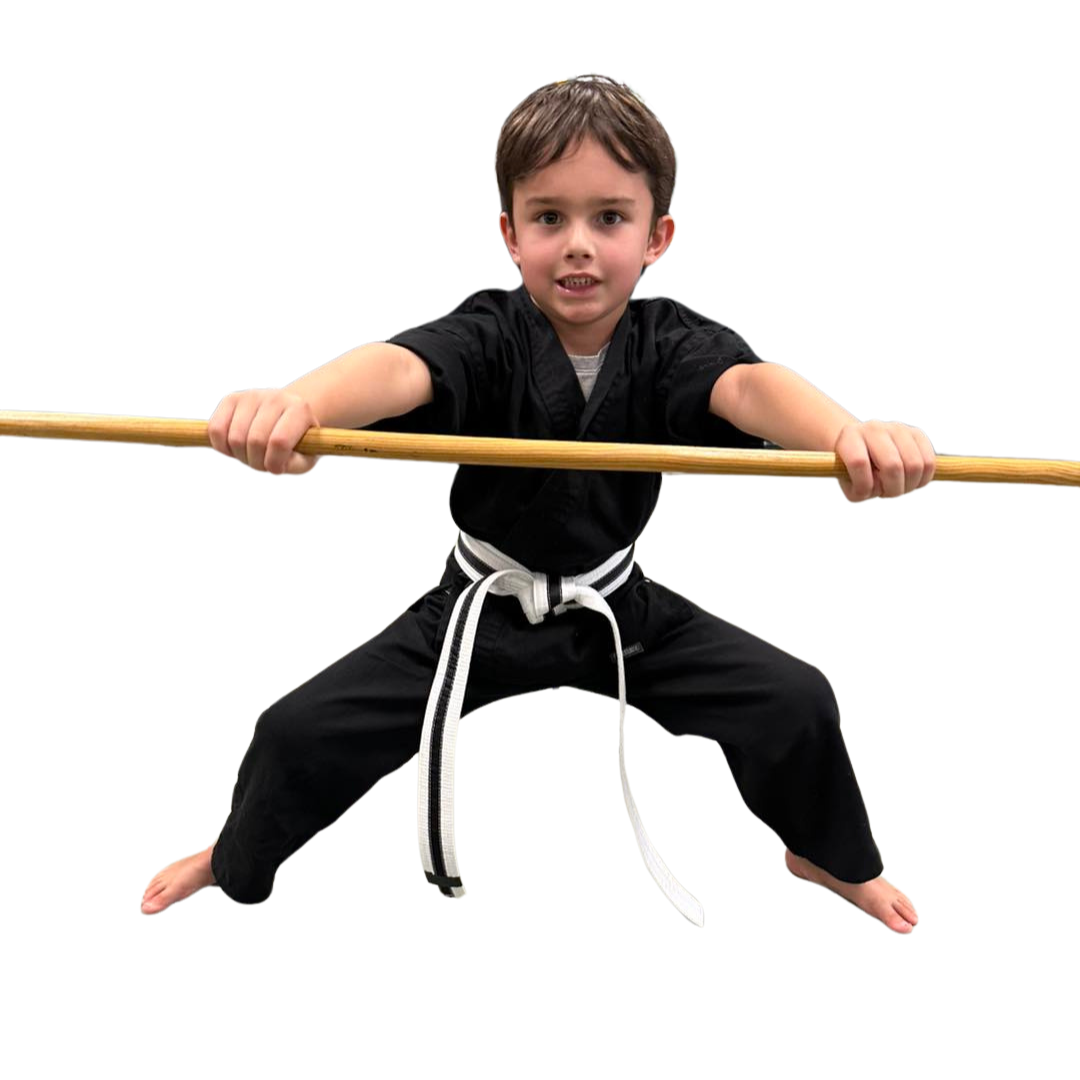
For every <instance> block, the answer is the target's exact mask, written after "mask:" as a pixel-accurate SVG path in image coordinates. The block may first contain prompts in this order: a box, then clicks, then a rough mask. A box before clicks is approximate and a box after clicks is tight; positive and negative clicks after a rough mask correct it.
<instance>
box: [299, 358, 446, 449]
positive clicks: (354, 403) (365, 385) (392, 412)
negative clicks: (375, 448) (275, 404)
mask: <svg viewBox="0 0 1080 1080" xmlns="http://www.w3.org/2000/svg"><path fill="white" fill-rule="evenodd" d="M403 354H405V350H404V349H400V348H398V347H397V346H393V345H387V344H385V343H383V342H374V343H372V344H370V345H360V346H358V347H357V348H355V349H350V350H349V351H348V352H347V353H343V354H342V355H341V356H339V357H338V358H337V359H336V360H331V361H330V362H329V363H328V364H323V366H322V367H320V368H316V369H315V370H314V371H311V372H309V373H308V374H307V375H304V376H303V377H302V378H299V379H296V380H295V381H294V382H291V383H289V385H288V386H286V387H285V389H286V390H291V391H292V392H293V393H294V394H298V395H299V396H300V397H302V398H304V400H305V401H307V402H308V403H309V404H310V405H311V407H312V409H313V410H314V412H315V415H316V416H317V417H318V419H319V423H320V424H321V425H322V426H323V427H340V428H359V427H366V426H367V425H368V424H373V423H374V422H375V421H376V420H384V419H386V417H388V416H401V415H402V414H403V413H407V412H411V411H412V410H413V409H415V408H416V407H417V406H418V405H421V404H423V403H424V402H423V396H422V391H423V388H422V387H421V386H420V385H419V383H418V381H417V380H416V379H414V378H413V377H412V371H413V369H412V367H411V366H410V365H409V364H407V363H406V359H407V354H406V355H404V356H403ZM428 400H430V398H428Z"/></svg>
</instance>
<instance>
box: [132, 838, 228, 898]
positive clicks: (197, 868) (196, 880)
mask: <svg viewBox="0 0 1080 1080" xmlns="http://www.w3.org/2000/svg"><path fill="white" fill-rule="evenodd" d="M213 850H214V845H213V844H211V845H210V846H209V847H208V848H207V849H206V850H205V851H200V852H199V854H198V855H189V856H188V857H187V858H186V859H180V861H179V862H174V863H173V864H172V865H171V866H166V867H165V869H164V870H162V871H161V872H160V873H158V874H155V875H154V880H153V881H151V882H150V884H149V885H148V886H147V888H146V892H144V893H143V898H142V912H143V914H144V915H156V914H157V913H158V912H159V911H164V910H165V909H166V908H167V907H168V906H169V905H170V904H174V903H176V901H177V900H186V899H187V898H188V897H189V896H190V895H191V894H192V893H193V892H198V891H199V890H200V889H201V888H202V887H203V886H204V885H216V884H217V882H216V881H215V880H214V874H213V871H212V870H211V869H210V854H211V852H212V851H213Z"/></svg>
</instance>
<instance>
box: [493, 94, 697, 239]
mask: <svg viewBox="0 0 1080 1080" xmlns="http://www.w3.org/2000/svg"><path fill="white" fill-rule="evenodd" d="M590 134H591V135H593V136H594V137H595V138H596V139H597V141H598V142H599V143H600V144H601V145H602V146H603V147H604V149H606V150H607V152H608V153H609V154H611V156H612V157H613V158H614V159H615V160H616V161H617V162H618V163H619V164H620V165H621V166H622V167H623V168H624V169H627V170H628V171H629V172H639V171H641V170H644V171H645V173H646V175H647V182H648V185H649V190H650V192H651V193H652V199H653V214H652V221H651V223H650V225H649V232H650V233H651V232H652V231H653V229H655V228H656V223H657V221H658V220H659V219H660V218H661V217H663V216H664V215H665V214H666V213H668V210H669V207H670V206H671V194H672V192H673V191H674V190H675V150H674V148H673V147H672V145H671V140H670V139H669V138H668V133H667V132H666V131H665V130H664V126H663V124H661V123H660V121H659V120H657V119H656V117H655V116H654V115H653V113H652V111H651V110H650V109H649V108H648V107H647V106H646V105H645V102H643V101H642V100H641V98H639V97H638V96H637V94H635V93H634V91H633V90H631V89H630V87H629V86H625V85H624V84H623V83H618V82H615V80H614V79H609V78H608V77H607V76H606V75H579V76H578V77H577V78H575V79H564V80H563V81H562V82H556V83H549V84H548V85H547V86H541V87H540V89H539V90H534V91H533V92H532V93H531V94H530V95H529V96H528V97H527V98H526V99H525V100H524V101H522V102H521V103H520V104H519V105H518V106H517V107H516V108H515V109H514V111H513V112H512V113H511V114H510V115H509V116H508V117H507V118H506V121H505V123H504V124H503V126H502V131H501V132H500V133H499V145H498V149H497V150H496V151H495V177H496V179H497V180H498V183H499V198H500V199H501V200H502V208H503V210H505V211H506V213H507V214H508V215H509V217H510V225H511V226H513V224H514V185H515V184H516V183H517V182H518V181H521V180H524V179H525V177H526V176H528V175H529V174H530V173H533V172H536V171H537V170H539V169H543V168H545V167H546V166H548V165H550V164H551V163H552V162H553V161H558V160H559V158H561V157H562V156H563V153H564V152H565V150H566V148H567V147H568V146H569V145H571V144H573V147H575V148H576V147H577V145H578V144H579V143H580V142H581V140H582V139H583V138H584V137H585V136H586V135H590ZM627 154H628V155H629V157H627Z"/></svg>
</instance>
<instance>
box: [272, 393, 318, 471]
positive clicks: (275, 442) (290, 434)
mask: <svg viewBox="0 0 1080 1080" xmlns="http://www.w3.org/2000/svg"><path fill="white" fill-rule="evenodd" d="M308 420H309V417H308V413H307V410H305V409H302V408H301V409H297V408H288V409H286V410H285V411H284V412H283V413H282V414H281V416H280V417H279V418H278V421H277V423H276V424H275V425H274V429H273V431H271V433H270V438H269V441H268V443H267V449H266V471H267V472H272V473H277V474H278V475H281V474H282V473H286V472H290V473H291V472H298V471H302V472H306V471H307V469H306V468H305V469H302V470H298V469H297V468H296V467H295V465H296V462H295V460H294V459H295V458H296V457H310V456H311V455H297V454H294V453H293V448H294V447H295V446H296V444H297V443H298V442H299V441H300V440H301V439H302V438H303V437H304V434H305V432H306V431H307V429H308V428H309V427H311V424H310V423H309V422H308ZM309 467H310V466H309Z"/></svg>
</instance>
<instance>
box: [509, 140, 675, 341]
mask: <svg viewBox="0 0 1080 1080" xmlns="http://www.w3.org/2000/svg"><path fill="white" fill-rule="evenodd" d="M609 199H617V200H619V201H618V202H614V203H611V204H609V205H605V203H606V202H607V201H608V200H609ZM652 212H653V201H652V194H651V192H650V191H649V186H648V184H647V183H646V180H645V174H644V173H640V172H639V173H630V172H627V171H626V170H625V169H624V168H623V167H622V166H621V165H620V164H619V163H618V162H617V161H616V160H615V159H614V158H613V157H611V155H610V154H608V152H607V151H606V150H605V149H604V147H603V146H602V145H601V144H600V143H599V142H598V141H597V140H596V139H594V138H593V137H592V136H587V137H586V138H585V139H584V140H583V141H582V143H581V144H580V146H578V147H577V149H576V150H574V149H569V150H568V152H567V154H565V155H564V156H563V157H561V158H559V160H558V161H555V162H552V164H550V165H548V166H547V167H546V168H544V169H540V170H538V171H537V172H535V173H532V174H531V175H530V176H528V177H527V178H526V179H525V180H522V181H520V182H519V183H518V184H517V185H516V186H515V188H514V221H515V223H516V227H515V228H511V227H510V220H509V215H507V214H506V213H503V214H502V215H501V216H500V219H499V226H500V228H501V229H502V234H503V239H504V240H505V241H506V246H507V248H508V249H509V251H510V257H511V258H512V259H513V260H514V262H515V263H517V265H518V267H519V268H520V270H521V277H522V282H523V284H524V285H525V288H526V290H527V291H528V293H529V295H530V296H531V297H532V299H533V301H534V302H535V303H536V305H537V307H539V308H540V310H541V311H543V312H544V314H545V315H546V316H547V317H548V320H549V321H550V322H551V324H552V326H553V327H554V328H555V331H556V332H557V333H558V335H559V338H560V340H561V341H562V343H563V346H564V347H565V348H566V350H567V351H568V352H574V353H582V354H585V353H596V352H598V351H599V350H600V348H601V347H602V346H603V345H604V344H605V343H606V342H607V341H608V340H609V339H610V337H611V335H612V333H613V332H614V330H615V325H616V323H618V321H619V319H620V318H621V317H622V314H623V312H624V311H625V310H626V305H627V302H628V301H629V299H630V294H631V293H632V292H633V291H634V286H635V285H637V282H638V278H639V277H640V276H641V269H642V267H643V266H649V265H651V264H652V263H654V262H656V260H657V259H659V258H660V256H661V255H662V254H663V252H664V251H665V250H666V249H667V246H668V245H669V244H670V243H671V238H672V236H673V235H674V232H675V222H674V221H673V220H672V218H671V217H670V215H666V216H664V217H662V218H660V220H659V221H658V222H657V223H656V228H655V229H654V230H653V231H652V232H651V233H650V231H649V224H650V221H651V217H652ZM575 275H579V276H580V275H585V276H588V277H591V278H593V279H594V281H595V284H593V285H592V286H590V287H589V288H588V289H586V290H585V291H571V290H569V289H567V288H564V287H563V286H562V285H561V284H560V283H559V282H560V279H562V278H566V277H572V276H575Z"/></svg>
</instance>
